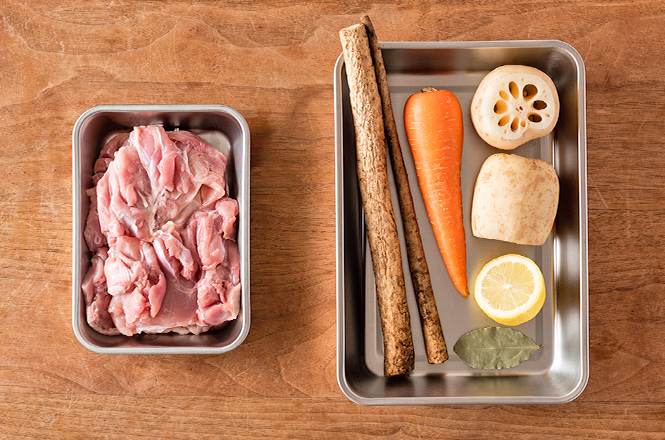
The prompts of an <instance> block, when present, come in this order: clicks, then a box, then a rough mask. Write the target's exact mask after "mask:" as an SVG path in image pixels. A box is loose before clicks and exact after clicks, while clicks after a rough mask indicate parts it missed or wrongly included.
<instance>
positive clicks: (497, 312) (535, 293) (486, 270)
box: [474, 254, 545, 326]
mask: <svg viewBox="0 0 665 440" xmlns="http://www.w3.org/2000/svg"><path fill="white" fill-rule="evenodd" d="M474 298H475V299H476V302H477V303H478V306H479V307H480V308H481V310H482V311H483V312H485V314H487V316H489V317H490V318H492V319H493V320H495V321H496V322H498V323H499V324H504V325H510V326H513V325H519V324H522V323H524V322H527V321H528V320H530V319H532V318H533V317H535V316H536V315H537V314H538V312H540V309H541V308H542V307H543V304H544V303H545V280H544V279H543V274H542V272H541V271H540V268H538V265H537V264H536V263H534V262H533V260H531V259H529V258H527V257H524V256H522V255H517V254H508V255H503V256H501V257H498V258H495V259H494V260H492V261H490V262H489V263H487V264H486V265H485V267H483V269H482V270H481V271H480V273H479V274H478V277H477V278H476V285H475V291H474Z"/></svg>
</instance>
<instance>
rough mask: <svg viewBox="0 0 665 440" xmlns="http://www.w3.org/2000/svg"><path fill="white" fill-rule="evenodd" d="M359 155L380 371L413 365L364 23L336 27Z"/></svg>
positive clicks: (378, 106)
mask: <svg viewBox="0 0 665 440" xmlns="http://www.w3.org/2000/svg"><path fill="white" fill-rule="evenodd" d="M340 40H341V42H342V47H343V50H344V63H345V67H346V75H347V79H348V84H349V99H350V101H351V108H352V111H353V121H354V126H355V132H356V151H357V155H358V163H357V166H358V182H359V185H360V196H361V199H362V203H363V209H364V211H365V225H366V228H367V236H368V239H369V247H370V252H371V255H372V266H373V268H374V277H375V279H376V295H377V300H378V304H379V315H380V318H381V329H382V331H383V348H384V375H385V376H397V375H401V374H405V373H408V372H409V371H411V370H413V367H414V363H415V362H414V353H413V339H412V335H411V323H410V317H409V308H408V305H407V301H406V288H405V286H404V273H403V271H402V255H401V250H400V243H399V236H398V235H397V226H396V224H395V217H394V214H393V210H392V209H393V208H392V202H391V199H390V187H389V183H388V169H387V157H386V145H385V135H384V131H383V130H384V126H383V115H382V110H381V98H380V96H379V90H378V86H377V83H376V77H375V73H374V67H373V64H372V55H371V53H370V48H369V41H368V39H367V32H366V30H365V26H364V25H362V24H357V25H353V26H350V27H347V28H344V29H342V30H341V31H340Z"/></svg>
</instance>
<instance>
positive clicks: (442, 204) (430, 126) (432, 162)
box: [404, 87, 469, 296]
mask: <svg viewBox="0 0 665 440" xmlns="http://www.w3.org/2000/svg"><path fill="white" fill-rule="evenodd" d="M404 125H405V128H406V135H407V139H408V141H409V146H410V147H411V153H412V155H413V160H414V162H415V165H416V173H417V175H418V183H419V184H420V190H421V192H422V194H423V199H424V201H425V207H426V208H427V214H428V215H429V219H430V222H431V223H432V228H433V230H434V236H435V237H436V241H437V244H438V245H439V250H440V251H441V255H442V256H443V261H444V262H445V264H446V267H447V269H448V274H449V275H450V278H451V279H452V281H453V284H454V285H455V288H456V289H457V290H458V291H459V292H460V293H461V294H462V295H463V296H469V287H468V281H467V277H466V241H465V237H464V222H463V215H462V182H461V177H460V174H461V171H462V143H463V141H464V124H463V120H462V109H461V107H460V104H459V101H458V100H457V98H456V97H455V95H454V94H453V93H452V92H450V91H448V90H436V89H434V88H432V87H428V88H426V89H423V90H422V93H416V94H414V95H411V96H410V97H409V99H408V100H407V101H406V105H405V107H404Z"/></svg>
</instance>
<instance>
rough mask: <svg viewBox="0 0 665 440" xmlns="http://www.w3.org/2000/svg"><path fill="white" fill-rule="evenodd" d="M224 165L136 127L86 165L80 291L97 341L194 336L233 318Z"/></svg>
mask: <svg viewBox="0 0 665 440" xmlns="http://www.w3.org/2000/svg"><path fill="white" fill-rule="evenodd" d="M225 171H226V158H225V157H224V155H223V154H221V153H220V152H219V151H217V150H215V149H214V148H212V147H211V146H210V145H208V144H207V143H206V142H205V141H204V140H203V139H201V138H200V137H198V136H196V135H194V134H192V133H190V132H188V131H173V132H166V131H164V129H163V128H162V127H159V126H145V127H136V128H135V129H134V130H133V131H132V132H131V133H123V134H119V135H117V136H115V137H114V138H113V139H111V140H110V141H109V142H108V143H107V144H106V145H105V146H104V148H103V149H102V151H101V153H100V156H99V158H98V159H97V161H96V162H95V166H94V175H93V185H94V186H93V187H92V188H91V189H90V190H88V192H87V194H88V196H89V197H90V212H89V214H88V218H87V221H86V227H85V231H84V237H85V240H86V243H87V245H88V248H89V249H90V251H91V252H93V254H94V256H93V257H92V264H91V266H90V268H89V270H88V272H87V273H86V275H85V277H84V280H83V284H82V290H83V293H84V298H85V303H86V315H87V321H88V324H89V325H90V326H91V327H92V328H94V329H95V330H96V331H98V332H99V333H102V334H107V335H114V334H123V335H127V336H131V335H133V334H137V333H164V332H177V333H183V334H184V333H194V334H198V333H201V332H204V331H207V330H209V329H210V328H211V327H212V326H215V325H218V324H221V323H223V322H225V321H228V320H232V319H235V318H236V317H237V316H238V313H239V310H240V290H241V286H240V255H239V251H238V245H237V243H236V241H235V239H236V218H237V216H238V202H237V201H236V200H234V199H232V198H230V197H228V195H227V185H226V180H225V177H224V173H225Z"/></svg>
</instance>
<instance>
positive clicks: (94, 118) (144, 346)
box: [72, 105, 250, 354]
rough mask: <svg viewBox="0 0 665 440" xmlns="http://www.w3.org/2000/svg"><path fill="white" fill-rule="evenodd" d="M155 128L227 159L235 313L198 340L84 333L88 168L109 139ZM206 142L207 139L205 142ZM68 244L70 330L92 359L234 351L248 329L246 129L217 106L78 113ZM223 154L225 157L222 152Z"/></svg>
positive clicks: (121, 108)
mask: <svg viewBox="0 0 665 440" xmlns="http://www.w3.org/2000/svg"><path fill="white" fill-rule="evenodd" d="M148 124H161V125H163V126H164V127H165V129H167V130H173V129H176V128H179V129H182V130H192V131H195V132H196V131H203V132H206V134H207V135H208V136H209V138H210V139H212V141H213V143H211V145H212V146H213V147H215V148H218V149H220V150H221V151H222V152H224V153H225V154H227V157H228V169H227V176H228V182H229V190H230V195H231V196H232V197H234V198H236V199H237V200H238V204H239V217H238V236H237V240H238V247H239V250H240V281H241V283H242V293H241V307H240V312H239V314H238V317H237V318H236V319H235V320H233V321H229V322H228V323H225V324H223V326H221V327H220V328H219V329H213V330H210V331H209V332H206V333H202V334H200V335H176V334H159V335H135V336H132V337H126V336H106V335H102V334H99V333H97V332H96V331H94V330H93V329H92V328H90V327H89V326H88V324H87V322H86V318H85V304H84V300H83V294H82V292H81V282H82V279H83V277H84V275H85V272H86V270H87V268H88V267H89V265H90V257H91V255H90V251H89V250H88V248H87V246H86V243H85V240H84V238H83V229H84V226H85V219H86V217H87V214H88V197H87V196H86V194H85V191H86V190H87V189H88V188H90V186H91V178H92V167H93V164H94V161H95V160H96V159H97V157H98V155H99V151H100V150H101V148H102V142H103V140H104V138H105V137H107V136H108V135H109V134H110V133H112V132H116V131H118V130H124V131H130V130H131V129H132V128H133V127H135V126H138V125H148ZM207 140H208V139H207ZM72 146H73V152H72V158H73V203H74V209H73V212H74V218H73V222H74V242H73V271H72V272H73V279H72V284H73V286H72V290H73V291H72V306H73V307H72V324H73V327H74V333H75V334H76V337H77V338H78V340H79V341H80V342H81V343H82V344H83V345H84V346H85V347H87V348H88V349H90V350H92V351H95V352H98V353H123V354H126V353H224V352H227V351H230V350H233V349H234V348H236V347H238V346H239V345H240V344H241V343H242V341H243V340H244V339H245V337H246V336H247V333H248V332H249V325H250V294H249V237H250V236H249V224H250V223H249V213H250V209H249V188H250V186H249V158H250V140H249V127H248V126H247V123H246V122H245V120H244V118H243V117H242V116H241V115H240V114H239V113H238V112H237V111H236V110H234V109H232V108H229V107H226V106H223V105H110V106H98V107H93V108H91V109H90V110H88V111H86V112H85V113H83V114H82V115H81V116H80V117H79V119H78V121H77V122H76V124H75V125H74V130H73V134H72ZM226 150H228V152H227V151H226Z"/></svg>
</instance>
